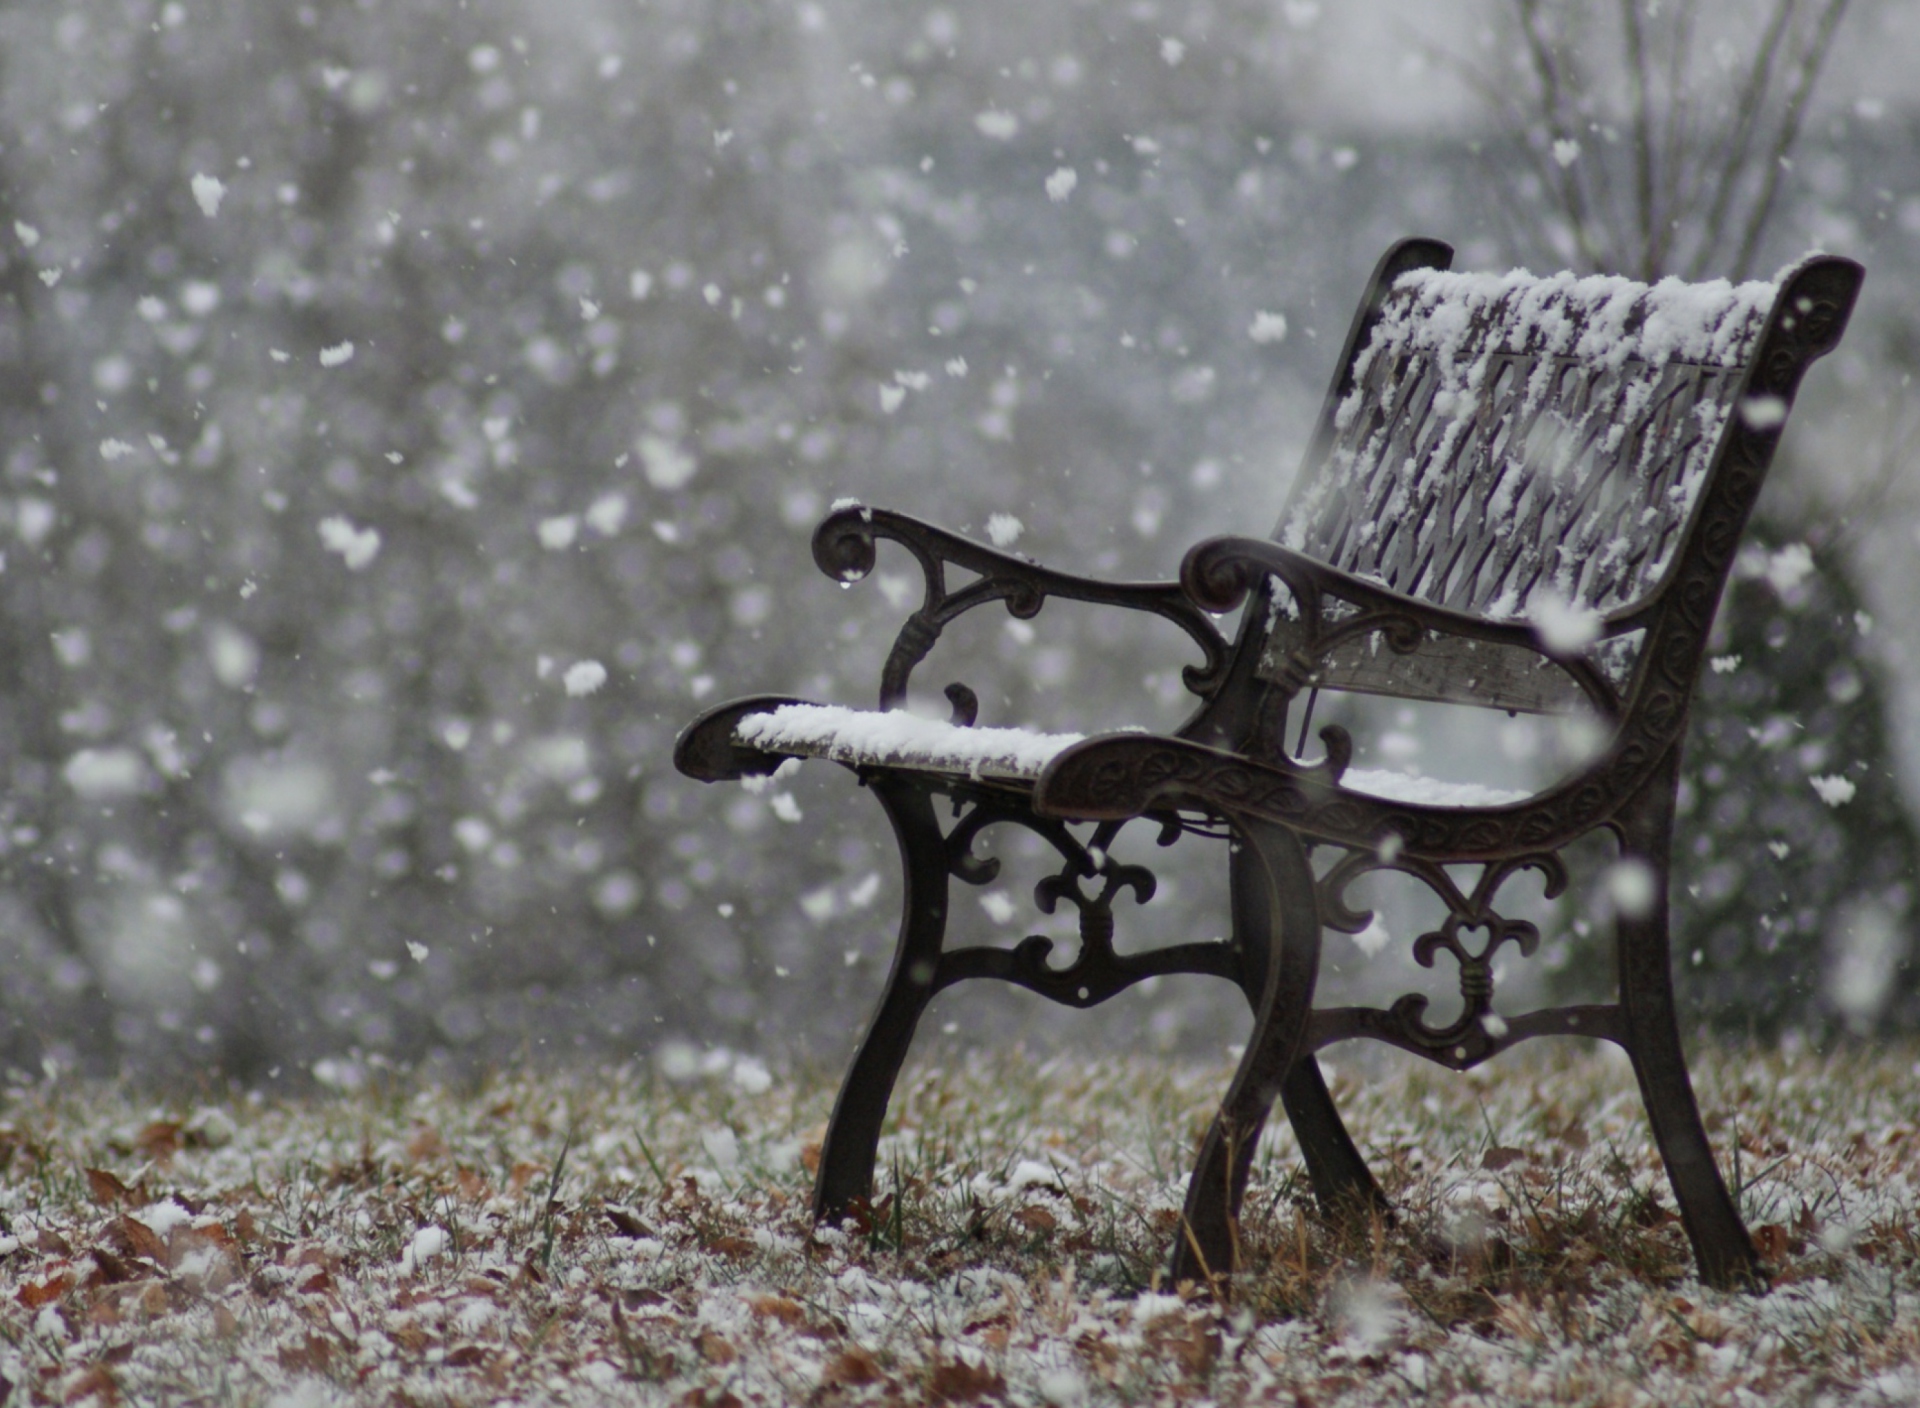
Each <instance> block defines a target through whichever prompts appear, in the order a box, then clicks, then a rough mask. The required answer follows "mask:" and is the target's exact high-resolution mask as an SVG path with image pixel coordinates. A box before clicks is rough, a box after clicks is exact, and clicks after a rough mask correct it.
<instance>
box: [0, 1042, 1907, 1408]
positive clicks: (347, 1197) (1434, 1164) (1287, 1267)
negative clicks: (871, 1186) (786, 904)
mask: <svg viewBox="0 0 1920 1408" xmlns="http://www.w3.org/2000/svg"><path fill="white" fill-rule="evenodd" d="M1914 1056H1915V1053H1914V1052H1912V1051H1904V1050H1902V1051H1896V1052H1893V1053H1891V1054H1887V1053H1882V1054H1878V1055H1871V1054H1866V1053H1862V1052H1842V1053H1841V1054H1838V1055H1833V1056H1827V1057H1819V1056H1816V1055H1814V1054H1811V1053H1808V1052H1804V1051H1802V1052H1799V1053H1795V1054H1792V1055H1783V1054H1779V1053H1755V1052H1746V1053H1726V1052H1720V1053H1706V1054H1705V1055H1704V1056H1703V1059H1702V1060H1701V1062H1700V1067H1701V1069H1700V1071H1699V1084H1700V1087H1701V1091H1702V1103H1703V1107H1704V1108H1705V1110H1706V1112H1707V1119H1708V1123H1709V1127H1710V1129H1711V1132H1712V1134H1713V1136H1714V1139H1715V1142H1716V1147H1717V1148H1718V1149H1719V1150H1720V1151H1721V1154H1722V1158H1723V1162H1725V1163H1726V1165H1727V1166H1728V1168H1729V1171H1730V1172H1732V1173H1733V1176H1734V1182H1735V1184H1736V1188H1737V1195H1736V1196H1737V1197H1738V1198H1739V1200H1740V1202H1741V1205H1742V1208H1743V1211H1744V1212H1745V1214H1746V1216H1747V1218H1748V1220H1749V1222H1750V1224H1751V1225H1752V1226H1753V1228H1754V1229H1755V1239H1756V1241H1757V1243H1758V1244H1759V1246H1760V1249H1761V1251H1762V1253H1763V1255H1765V1256H1766V1258H1767V1259H1768V1261H1769V1262H1770V1263H1771V1264H1772V1266H1773V1268H1774V1272H1775V1288H1774V1290H1773V1291H1772V1293H1771V1294H1769V1295H1767V1296H1765V1297H1750V1296H1741V1295H1722V1294H1718V1293H1715V1292H1712V1291H1709V1290H1707V1289H1705V1288H1704V1287H1702V1286H1701V1285H1700V1284H1699V1283H1698V1282H1697V1281H1696V1280H1695V1279H1694V1278H1693V1274H1692V1263H1691V1259H1690V1257H1689V1254H1688V1250H1687V1244H1686V1240H1685V1237H1684V1235H1683V1234H1682V1231H1681V1229H1680V1226H1679V1223H1678V1219H1677V1218H1676V1216H1675V1214H1674V1212H1673V1211H1672V1209H1671V1197H1670V1194H1669V1193H1668V1190H1667V1187H1666V1183H1665V1179H1664V1176H1663V1175H1662V1173H1661V1171H1660V1168H1659V1165H1658V1162H1657V1159H1656V1157H1655V1154H1654V1151H1653V1148H1652V1145H1651V1141H1650V1138H1649V1135H1648V1132H1647V1128H1646V1124H1645V1121H1644V1118H1643V1116H1642V1115H1641V1112H1640V1108H1639V1103H1638V1097H1637V1094H1636V1092H1635V1090H1634V1088H1633V1084H1632V1079H1631V1075H1630V1072H1629V1071H1628V1070H1627V1068H1626V1066H1625V1063H1624V1062H1622V1061H1618V1060H1608V1059H1605V1058H1597V1057H1596V1056H1594V1055H1593V1054H1592V1053H1590V1052H1586V1051H1565V1052H1553V1051H1546V1050H1541V1051H1539V1052H1536V1051H1532V1050H1529V1051H1524V1052H1519V1053H1514V1054H1513V1055H1512V1056H1509V1057H1508V1058H1506V1059H1505V1060H1504V1061H1503V1063H1501V1064H1500V1065H1498V1066H1496V1068H1495V1069H1494V1071H1493V1072H1492V1073H1490V1074H1486V1075H1485V1076H1484V1078H1475V1077H1467V1078H1456V1077H1448V1076H1446V1075H1445V1074H1444V1073H1435V1072H1429V1071H1426V1070H1423V1069H1417V1068H1412V1067H1410V1066H1407V1065H1403V1064H1398V1062H1399V1059H1400V1058H1398V1057H1397V1056H1391V1055H1389V1056H1387V1057H1386V1058H1385V1059H1384V1060H1383V1061H1378V1062H1371V1063H1369V1061H1368V1060H1366V1059H1360V1060H1353V1061H1352V1064H1348V1063H1347V1062H1345V1061H1343V1062H1342V1064H1341V1066H1340V1068H1339V1070H1338V1071H1337V1072H1336V1073H1335V1074H1334V1076H1333V1088H1334V1090H1335V1093H1336V1096H1337V1098H1338V1099H1339V1101H1340V1103H1341V1105H1342V1108H1343V1109H1344V1110H1345V1111H1346V1112H1347V1114H1348V1116H1349V1120H1350V1123H1351V1126H1352V1128H1353V1131H1354V1133H1355V1136H1356V1138H1357V1140H1358V1141H1359V1143H1360V1144H1361V1146H1362V1148H1363V1150H1364V1152H1365V1153H1366V1154H1367V1156H1368V1158H1369V1160H1370V1162H1371V1163H1372V1165H1373V1167H1374V1168H1375V1169H1376V1171H1377V1172H1378V1173H1379V1175H1380V1177H1381V1178H1382V1181H1383V1183H1384V1184H1385V1185H1386V1187H1387V1189H1388V1191H1389V1193H1390V1195H1391V1196H1392V1198H1393V1200H1394V1202H1395V1205H1396V1207H1397V1208H1398V1209H1399V1216H1398V1219H1397V1220H1396V1222H1395V1223H1394V1224H1393V1225H1392V1226H1387V1225H1384V1224H1381V1223H1379V1222H1377V1221H1375V1222H1369V1223H1367V1224H1365V1225H1353V1224H1350V1223H1349V1224H1336V1223H1331V1222H1328V1221H1326V1220H1324V1219H1323V1218H1321V1217H1320V1215H1319V1214H1318V1213H1317V1212H1316V1211H1315V1210H1314V1209H1313V1207H1312V1204H1311V1199H1310V1198H1309V1197H1308V1195H1307V1189H1306V1184H1305V1180H1304V1177H1303V1175H1302V1173H1301V1172H1300V1169H1299V1166H1298V1160H1297V1156H1296V1150H1295V1148H1294V1145H1293V1142H1292V1138H1291V1135H1290V1134H1289V1133H1288V1132H1287V1131H1286V1129H1285V1127H1284V1123H1282V1124H1281V1125H1280V1126H1279V1127H1276V1128H1274V1129H1270V1130H1269V1132H1268V1133H1267V1135H1266V1136H1265V1137H1264V1138H1263V1139H1262V1141H1261V1145H1260V1148H1259V1150H1258V1153H1257V1155H1256V1159H1255V1165H1254V1172H1253V1178H1252V1184H1251V1187H1250V1190H1249V1193H1248V1195H1247V1201H1246V1208H1245V1216H1244V1219H1243V1222H1242V1225H1241V1227H1240V1229H1239V1240H1240V1257H1241V1260H1240V1267H1241V1270H1240V1274H1239V1275H1238V1276H1236V1277H1235V1278H1234V1279H1233V1281H1232V1283H1231V1284H1230V1285H1226V1286H1223V1287H1220V1288H1218V1289H1219V1292H1220V1293H1219V1294H1218V1295H1216V1296H1209V1295H1205V1294H1202V1293H1201V1292H1200V1288H1197V1287H1194V1286H1190V1285H1188V1286H1172V1285H1168V1284H1166V1283H1165V1281H1164V1278H1163V1275H1162V1271H1161V1268H1162V1266H1163V1264H1164V1258H1165V1254H1166V1249H1167V1247H1168V1246H1169V1245H1170V1242H1171V1239H1172V1237H1173V1236H1174V1235H1175V1233H1176V1231H1177V1227H1178V1221H1179V1208H1180V1203H1181V1197H1182V1192H1183V1184H1184V1180H1185V1177H1186V1171H1187V1165H1188V1162H1189V1160H1190V1158H1191V1155H1192V1150H1193V1148H1194V1145H1195V1143H1196V1141H1197V1140H1198V1139H1199V1137H1200V1135H1201V1133H1202V1132H1203V1131H1204V1128H1205V1123H1206V1119H1207V1117H1208V1115H1209V1113H1210V1110H1211V1105H1212V1102H1213V1101H1214V1100H1215V1099H1217V1097H1218V1094H1219V1091H1220V1090H1221V1089H1222V1088H1223V1086H1224V1082H1225V1078H1226V1075H1227V1072H1226V1070H1225V1068H1223V1067H1220V1066H1217V1065H1208V1064H1203V1063H1198V1062H1193V1061H1175V1060H1170V1061H1164V1062H1156V1061H1151V1060H1147V1059H1143V1058H1140V1057H1128V1058H1124V1059H1087V1060H1061V1059H1052V1060H1044V1061H1043V1060H1038V1059H1030V1058H1028V1057H1026V1056H1025V1055H1023V1054H1022V1053H1020V1052H1018V1051H1016V1052H1014V1053H1012V1054H1001V1055H995V1056H985V1055H978V1056H972V1057H964V1056H958V1057H954V1056H950V1057H948V1058H946V1059H943V1060H940V1061H937V1062H926V1063H922V1064H919V1065H915V1066H912V1067H909V1070H908V1073H907V1076H906V1078H905V1079H904V1080H903V1081H902V1084H901V1087H900V1089H899V1091H898V1093H897V1095H896V1099H895V1108H894V1115H893V1118H892V1120H891V1122H890V1123H889V1125H888V1129H887V1132H886V1134H885V1137H884V1138H883V1139H882V1142H881V1147H880V1172H879V1177H878V1179H877V1185H876V1196H875V1197H874V1198H873V1199H872V1200H871V1201H870V1202H868V1203H864V1204H862V1205H860V1206H859V1207H857V1208H856V1209H855V1211H854V1213H853V1215H852V1216H851V1217H850V1218H848V1219H847V1221H846V1222H845V1223H843V1224H842V1225H841V1226H840V1227H838V1228H821V1229H817V1230H816V1229H814V1228H812V1227H811V1226H810V1223H809V1218H808V1196H809V1190H810V1185H811V1178H812V1174H811V1170H812V1169H813V1168H814V1167H816V1166H817V1163H818V1157H819V1142H820V1139H821V1136H822V1134H823V1133H824V1128H825V1117H826V1112H827V1110H828V1108H829V1105H830V1101H831V1096H832V1091H831V1087H830V1085H829V1084H827V1083H826V1082H824V1081H822V1080H820V1079H818V1078H815V1077H812V1076H809V1075H806V1074H794V1073H792V1072H779V1071H772V1072H770V1073H769V1078H768V1079H767V1080H765V1081H761V1080H758V1079H756V1080H753V1081H748V1082H741V1081H738V1080H733V1079H729V1078H728V1076H727V1072H728V1071H729V1070H731V1069H732V1068H733V1066H734V1065H735V1064H737V1063H736V1062H735V1061H733V1060H731V1059H729V1060H726V1061H701V1062H698V1063H696V1064H693V1065H692V1066H690V1067H688V1066H685V1065H682V1066H676V1067H675V1070H674V1073H673V1075H672V1076H669V1075H667V1074H665V1073H663V1072H662V1071H660V1070H658V1069H656V1068H655V1067H650V1066H629V1067H625V1068H621V1069H618V1070H613V1071H593V1072H586V1071H581V1072H575V1073H559V1074H544V1075H542V1074H518V1075H512V1076H500V1077H497V1078H494V1079H491V1080H488V1081H485V1082H482V1083H479V1084H477V1085H476V1084H474V1083H468V1084H466V1085H463V1086H458V1087H455V1086H445V1085H436V1084H431V1083H427V1082H424V1081H422V1082H412V1081H409V1080H407V1079H405V1078H401V1077H392V1076H388V1077H386V1078H384V1079H379V1080H369V1081H368V1082H366V1083H365V1084H363V1085H361V1086H360V1087H359V1088H357V1089H355V1090H353V1091H351V1092H340V1093H335V1094H331V1095H317V1096H313V1097H310V1098H303V1099H286V1100H267V1099H262V1098H260V1097H257V1096H248V1095H246V1094H237V1095H233V1096H212V1095H208V1096H203V1097H202V1098H201V1099H199V1100H198V1101H184V1102H183V1101H178V1100H176V1101H175V1102H174V1103H172V1104H169V1105H165V1106H162V1107H161V1108H158V1109H156V1108H155V1107H154V1106H153V1105H152V1103H151V1096H150V1095H148V1094H144V1093H142V1092H140V1091H138V1090H136V1089H133V1088H131V1087H129V1086H126V1085H87V1084H79V1083H72V1082H65V1081H56V1082H50V1083H48V1084H45V1085H40V1086H35V1087H30V1088H17V1089H15V1090H13V1091H12V1092H11V1093H10V1094H9V1095H8V1096H7V1099H6V1104H5V1107H4V1111H3V1112H0V1165H3V1166H4V1174H5V1178H4V1186H0V1218H3V1219H4V1225H3V1226H0V1375H3V1376H4V1378H5V1380H6V1382H7V1383H8V1384H9V1385H11V1388H10V1390H8V1392H9V1394H19V1395H20V1397H19V1398H18V1399H14V1400H12V1401H18V1402H36V1403H42V1402H44V1403H80V1402H84V1401H93V1402H99V1403H105V1404H111V1403H117V1402H119V1401H122V1400H127V1401H169V1400H188V1399H205V1398H207V1397H208V1396H209V1395H212V1396H214V1397H217V1398H218V1399H219V1400H220V1401H225V1402H232V1403H241V1404H256V1403H257V1404H263V1405H265V1404H272V1405H289V1406H290V1405H323V1404H332V1403H349V1402H375V1401H378V1402H383V1403H385V1402H395V1403H400V1402H406V1403H434V1404H467V1403H472V1404H481V1403H498V1402H527V1403H531V1402H543V1403H569V1402H580V1403H607V1402H615V1403H618V1402H632V1403H687V1404H712V1405H720V1404H784V1403H797V1402H811V1403H931V1402H952V1403H963V1402H1008V1403H1021V1404H1040V1403H1060V1404H1076V1403H1103V1402H1116V1403H1118V1402H1124V1403H1182V1402H1198V1401H1208V1402H1213V1403H1238V1402H1268V1401H1275V1400H1278V1401H1283V1402H1299V1403H1313V1404H1326V1405H1337V1404H1365V1403H1376V1402H1381V1401H1385V1400H1386V1399H1388V1398H1391V1399H1393V1400H1395V1401H1399V1400H1408V1401H1430V1402H1434V1403H1474V1404H1504V1403H1582V1404H1584V1403H1593V1404H1616V1403H1617V1404H1640V1403H1644V1404H1649V1405H1652V1404H1664V1403H1669V1402H1678V1401H1686V1402H1750V1403H1767V1404H1776V1403H1808V1404H1813V1403H1835V1404H1839V1403H1863V1404H1865V1403H1902V1402H1911V1401H1914V1399H1915V1397H1916V1395H1920V1222H1917V1221H1916V1202H1917V1201H1920V1199H1917V1196H1916V1195H1917V1193H1920V1132H1917V1131H1916V1121H1915V1119H1914V1115H1913V1102H1912V1098H1911V1092H1912V1089H1913V1085H1914V1081H1915V1077H1916V1070H1917V1069H1920V1068H1916V1065H1915V1061H1914ZM753 1065H754V1067H755V1069H756V1070H765V1069H766V1068H765V1067H764V1066H762V1065H761V1064H760V1063H758V1062H754V1063H753ZM1736 1147H1737V1148H1738V1150H1739V1153H1738V1156H1737V1157H1735V1156H1733V1154H1732V1151H1733V1150H1734V1149H1735V1148H1736Z"/></svg>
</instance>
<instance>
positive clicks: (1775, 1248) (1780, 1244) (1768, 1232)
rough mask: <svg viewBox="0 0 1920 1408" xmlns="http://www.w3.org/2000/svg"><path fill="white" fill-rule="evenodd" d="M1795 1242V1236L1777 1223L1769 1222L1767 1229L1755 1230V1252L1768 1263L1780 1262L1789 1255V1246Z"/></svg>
mask: <svg viewBox="0 0 1920 1408" xmlns="http://www.w3.org/2000/svg"><path fill="white" fill-rule="evenodd" d="M1792 1240H1793V1234H1792V1233H1790V1232H1788V1231H1787V1229H1786V1228H1785V1227H1782V1226H1781V1225H1780V1224H1779V1223H1777V1222H1769V1223H1768V1224H1767V1225H1766V1226H1765V1227H1756V1228H1754V1229H1753V1246H1754V1250H1755V1251H1757V1252H1759V1253H1760V1255H1761V1257H1762V1259H1764V1260H1766V1261H1778V1260H1780V1258H1782V1257H1783V1256H1785V1255H1786V1254H1787V1245H1788V1244H1789V1243H1790V1242H1791V1241H1792Z"/></svg>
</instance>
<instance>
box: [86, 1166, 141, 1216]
mask: <svg viewBox="0 0 1920 1408" xmlns="http://www.w3.org/2000/svg"><path fill="white" fill-rule="evenodd" d="M87 1192H88V1194H89V1195H91V1196H92V1198H93V1200H94V1201H95V1202H96V1203H98V1204H100V1206H102V1207H107V1208H115V1207H119V1206H120V1205H121V1204H122V1203H125V1202H128V1201H130V1200H131V1199H132V1197H133V1190H132V1189H131V1188H129V1187H127V1185H126V1184H124V1183H122V1182H121V1181H120V1180H119V1178H117V1177H116V1176H115V1175H113V1174H111V1173H109V1172H107V1170H105V1169H103V1168H90V1169H88V1170H87Z"/></svg>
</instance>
